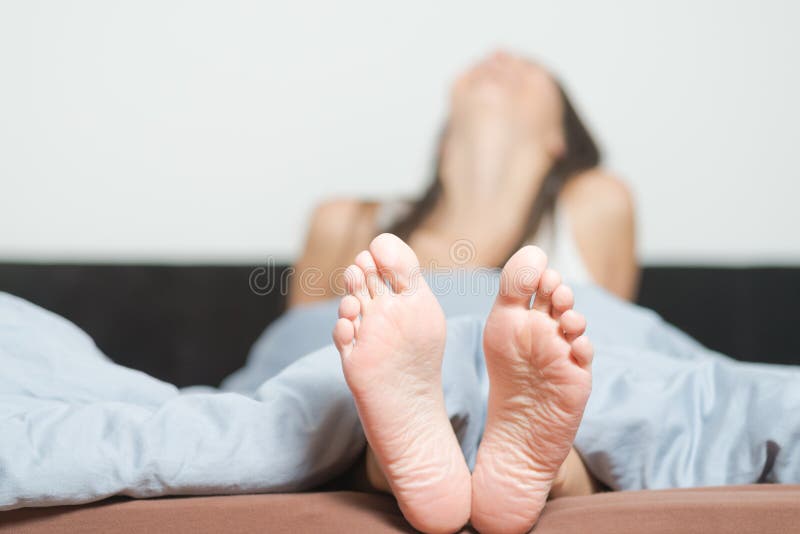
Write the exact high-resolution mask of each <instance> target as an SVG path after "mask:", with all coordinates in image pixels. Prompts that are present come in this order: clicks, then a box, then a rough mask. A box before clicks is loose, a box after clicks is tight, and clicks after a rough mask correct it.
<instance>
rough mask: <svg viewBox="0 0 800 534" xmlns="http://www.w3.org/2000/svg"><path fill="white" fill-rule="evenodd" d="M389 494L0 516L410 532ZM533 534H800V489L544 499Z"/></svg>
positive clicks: (58, 524) (83, 523) (86, 525)
mask: <svg viewBox="0 0 800 534" xmlns="http://www.w3.org/2000/svg"><path fill="white" fill-rule="evenodd" d="M409 531H412V530H411V528H410V527H409V526H408V524H407V523H406V522H405V521H404V520H403V517H402V515H401V514H400V511H399V510H398V509H397V506H396V505H395V504H394V502H393V500H392V499H391V498H390V497H387V496H382V495H373V494H366V493H357V492H346V491H338V492H327V493H304V494H280V495H239V496H219V497H173V498H160V499H147V500H131V499H111V500H106V501H102V502H99V503H94V504H89V505H83V506H59V507H52V508H25V509H20V510H13V511H9V512H0V533H3V534H6V533H11V532H13V533H19V534H39V533H44V532H47V533H62V532H64V533H67V532H69V533H73V532H80V533H87V534H93V533H106V532H122V533H124V532H168V533H170V534H183V533H192V534H194V533H202V532H237V533H238V532H254V533H255V532H258V533H263V532H269V533H278V534H282V533H293V534H294V533H303V532H362V533H371V532H377V533H383V532H409ZM534 532H535V533H537V534H550V533H559V534H564V533H572V532H575V533H585V532H592V533H595V534H603V533H614V534H627V533H640V532H642V533H647V534H657V533H662V532H663V533H673V532H681V533H687V534H694V533H698V534H699V533H715V534H718V533H719V534H724V533H736V534H740V533H742V532H758V533H760V534H771V533H775V534H778V533H780V534H784V533H791V532H800V486H777V485H774V486H772V485H759V486H736V487H726V488H702V489H679V490H663V491H631V492H617V493H603V494H599V495H593V496H591V497H572V498H564V499H558V500H555V501H552V502H550V503H549V504H548V505H547V507H546V508H545V511H544V513H543V514H542V517H541V519H540V521H539V524H538V525H537V526H536V528H535V529H534Z"/></svg>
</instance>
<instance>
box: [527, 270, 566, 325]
mask: <svg viewBox="0 0 800 534" xmlns="http://www.w3.org/2000/svg"><path fill="white" fill-rule="evenodd" d="M559 285H561V275H560V274H558V271H554V270H553V269H547V270H546V271H545V272H544V274H543V275H542V279H541V280H540V281H539V287H538V289H537V290H536V298H535V299H534V300H533V309H534V310H539V311H541V312H544V313H547V314H549V313H550V311H551V309H552V297H553V293H555V291H556V289H557V288H558V286H559Z"/></svg>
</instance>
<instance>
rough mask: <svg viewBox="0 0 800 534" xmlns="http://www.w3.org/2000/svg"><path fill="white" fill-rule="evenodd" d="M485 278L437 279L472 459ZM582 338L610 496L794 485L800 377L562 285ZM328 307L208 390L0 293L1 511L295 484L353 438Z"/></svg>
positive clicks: (450, 376)
mask: <svg viewBox="0 0 800 534" xmlns="http://www.w3.org/2000/svg"><path fill="white" fill-rule="evenodd" d="M496 283H497V277H496V276H490V277H487V278H486V279H485V280H483V281H482V282H480V283H478V284H477V286H476V285H473V286H471V287H464V288H454V287H453V286H452V285H449V286H448V287H445V288H440V287H437V286H436V284H434V283H432V286H433V289H434V291H436V292H438V293H439V297H440V302H441V303H442V306H443V308H444V309H445V312H446V314H447V315H448V335H447V345H446V349H445V358H444V364H443V380H444V384H443V387H444V391H445V399H446V404H447V409H448V413H449V415H450V419H451V422H452V424H453V428H454V431H455V432H456V435H457V436H458V438H459V442H460V443H461V446H462V450H463V452H464V455H465V457H466V458H467V461H468V462H469V463H470V465H472V463H473V462H474V458H475V453H476V451H477V446H478V444H479V442H480V437H481V434H482V431H483V424H484V419H485V407H486V395H487V393H488V382H487V377H486V372H485V369H484V366H483V355H482V351H481V333H482V329H483V318H484V317H485V316H486V313H487V312H488V309H489V307H490V306H491V303H492V300H493V295H494V293H495V288H496ZM575 294H576V300H577V308H578V309H579V311H581V312H583V313H584V314H585V315H586V316H587V318H588V321H589V325H590V326H589V335H590V337H591V338H592V341H593V342H594V344H595V349H596V356H595V363H594V374H595V380H594V390H593V393H592V397H591V398H590V401H589V405H588V407H587V411H586V415H585V417H584V422H583V424H582V426H581V428H580V430H579V432H578V436H577V440H576V443H575V446H576V448H577V449H578V450H579V452H580V453H581V455H582V456H583V458H584V460H585V462H586V463H587V465H588V466H589V468H590V470H591V471H592V472H593V473H594V474H595V475H596V476H597V477H598V478H599V479H600V480H601V481H603V482H604V483H605V484H607V485H608V486H610V487H611V488H614V489H638V488H666V487H686V486H702V485H717V484H737V483H752V482H756V481H776V482H795V483H797V482H800V445H799V444H800V388H798V387H797V386H798V384H800V373H798V371H797V370H796V369H794V368H787V367H779V366H767V365H755V364H743V363H737V362H734V361H732V360H730V359H728V358H726V357H724V356H721V355H719V354H716V353H713V352H711V351H709V350H707V349H705V348H703V347H702V346H701V345H699V344H698V343H696V342H694V341H693V340H691V339H690V338H688V337H687V336H685V335H684V334H682V333H681V332H679V331H677V330H676V329H674V328H673V327H671V326H669V325H668V324H666V323H664V322H663V321H662V320H661V319H660V318H659V317H658V316H657V315H655V314H654V313H652V312H650V311H647V310H644V309H641V308H638V307H636V306H633V305H631V304H627V303H624V302H622V301H619V300H617V299H615V298H613V297H611V296H610V295H608V294H606V293H605V292H603V291H601V290H599V289H597V288H594V287H578V288H575ZM336 306H337V302H335V301H330V302H323V303H321V304H318V305H314V306H307V307H301V308H297V309H294V310H291V311H289V312H288V313H287V314H285V315H284V316H283V317H281V318H280V319H279V320H277V321H276V322H275V323H273V324H272V325H270V327H269V328H267V330H266V331H265V332H264V334H263V335H262V336H261V338H260V339H259V340H258V342H257V343H256V344H255V345H254V347H253V349H252V352H251V354H250V357H249V359H248V362H247V365H246V366H245V367H244V368H242V369H241V370H239V371H237V372H236V373H234V374H233V375H232V376H230V377H229V378H228V379H226V380H225V381H224V383H223V384H222V386H221V388H220V389H219V390H215V389H211V388H187V389H184V390H179V389H177V388H176V387H174V386H172V385H170V384H167V383H164V382H161V381H159V380H156V379H154V378H152V377H150V376H147V375H145V374H143V373H140V372H138V371H134V370H131V369H127V368H124V367H121V366H118V365H116V364H114V363H113V362H111V361H110V360H109V359H108V358H107V357H106V356H105V355H103V354H102V353H100V351H99V350H98V349H97V348H96V346H95V345H94V343H93V342H92V340H91V339H90V338H89V337H88V336H87V335H86V334H85V333H83V332H82V331H81V330H79V329H78V328H77V327H76V326H74V325H73V324H71V323H69V322H68V321H66V320H65V319H63V318H61V317H58V316H56V315H54V314H52V313H50V312H48V311H46V310H43V309H41V308H39V307H37V306H35V305H33V304H30V303H28V302H26V301H23V300H21V299H18V298H16V297H13V296H11V295H8V294H2V293H0V368H1V369H2V372H1V373H0V432H1V435H2V439H0V509H12V508H18V507H23V506H50V505H58V504H78V503H85V502H90V501H95V500H99V499H103V498H105V497H108V496H111V495H129V496H134V497H153V496H159V495H169V494H172V495H177V494H180V495H199V494H233V493H252V492H287V491H300V490H304V489H308V488H311V487H314V486H316V485H318V484H321V483H324V482H326V481H328V480H330V479H331V478H333V477H335V476H336V475H338V474H340V473H342V472H343V471H345V470H346V469H348V468H349V467H350V466H351V465H352V464H353V463H354V462H355V461H356V460H357V459H358V458H359V457H360V455H361V454H363V450H364V446H365V438H364V436H363V433H362V431H361V427H360V424H359V421H358V415H357V413H356V410H355V406H354V404H353V402H352V399H351V397H350V394H349V391H348V389H347V386H346V384H345V381H344V377H343V375H342V372H341V368H340V365H339V356H338V354H337V352H336V350H335V349H334V348H333V346H331V345H330V344H329V339H330V338H329V336H330V331H331V327H332V325H333V323H334V321H335V316H336Z"/></svg>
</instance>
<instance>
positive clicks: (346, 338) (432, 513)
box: [333, 234, 471, 532]
mask: <svg viewBox="0 0 800 534" xmlns="http://www.w3.org/2000/svg"><path fill="white" fill-rule="evenodd" d="M345 283H346V285H347V290H348V295H347V296H345V297H344V298H343V299H342V301H341V303H340V306H339V320H338V321H337V323H336V326H335V327H334V331H333V339H334V343H335V344H336V347H337V348H338V350H339V353H340V355H341V358H342V368H343V370H344V375H345V378H346V380H347V384H348V386H349V388H350V391H351V392H352V394H353V398H354V400H355V404H356V407H357V408H358V413H359V417H360V419H361V423H362V426H363V428H364V433H365V434H366V437H367V441H368V442H369V446H370V448H371V450H372V453H373V455H374V458H375V459H376V460H377V463H378V464H379V466H380V468H381V471H382V473H383V475H384V476H385V479H386V482H388V485H389V487H390V488H391V491H392V494H393V495H394V496H395V498H396V499H397V502H398V505H399V506H400V509H401V510H402V512H403V515H404V516H405V517H406V519H407V520H408V521H409V522H410V523H411V524H412V525H413V526H414V527H415V528H417V529H419V530H421V531H423V532H453V531H456V530H458V529H459V528H461V527H462V526H463V525H464V524H465V523H466V522H467V520H468V519H469V514H470V506H471V505H470V499H471V492H470V473H469V469H468V467H467V465H466V462H465V460H464V456H463V454H462V452H461V449H460V447H459V445H458V441H457V440H456V437H455V434H454V433H453V429H452V426H451V425H450V421H449V419H448V417H447V412H446V410H445V404H444V397H443V393H442V376H441V374H442V357H443V355H444V344H445V333H446V332H445V328H446V326H445V318H444V314H443V312H442V309H441V307H440V306H439V303H438V301H437V300H436V297H435V296H434V295H433V293H432V292H431V291H430V289H429V288H428V286H427V284H426V283H425V281H424V280H423V278H422V275H421V272H420V266H419V262H418V260H417V257H416V255H415V254H414V252H413V251H412V250H411V249H410V248H409V247H408V245H406V244H405V243H404V242H403V241H402V240H400V239H399V238H398V237H396V236H394V235H391V234H381V235H379V236H378V237H376V238H375V239H374V240H373V241H372V243H371V244H370V246H369V250H366V251H363V252H361V253H360V254H359V255H358V256H357V257H356V260H355V264H354V265H351V266H350V267H348V268H347V270H346V271H345Z"/></svg>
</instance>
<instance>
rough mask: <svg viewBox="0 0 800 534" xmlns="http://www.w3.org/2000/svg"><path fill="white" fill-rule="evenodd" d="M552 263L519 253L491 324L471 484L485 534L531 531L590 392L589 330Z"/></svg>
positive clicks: (476, 517) (532, 252)
mask: <svg viewBox="0 0 800 534" xmlns="http://www.w3.org/2000/svg"><path fill="white" fill-rule="evenodd" d="M546 263H547V258H546V256H545V255H544V253H543V252H542V251H541V250H539V249H538V248H536V247H524V248H522V249H521V250H519V251H518V252H517V253H516V254H514V256H512V257H511V259H510V260H509V261H508V263H507V264H506V266H505V267H504V268H503V273H502V281H501V285H500V292H499V294H498V296H497V301H496V303H495V305H494V308H493V309H492V311H491V313H490V314H489V317H488V319H487V320H486V329H485V330H484V343H483V344H484V353H485V355H486V368H487V371H488V374H489V380H490V390H489V408H488V414H487V420H486V430H485V431H484V435H483V440H482V441H481V445H480V448H479V450H478V459H477V464H476V466H475V471H474V473H473V477H472V523H473V525H474V526H475V527H476V528H477V529H478V530H479V531H481V532H527V531H528V530H530V529H531V528H532V527H533V525H534V524H535V523H536V520H537V519H538V517H539V514H540V512H541V510H542V508H543V507H544V505H545V502H546V500H547V497H548V494H549V493H550V489H551V486H552V484H553V481H554V479H555V478H556V476H557V474H558V472H559V469H560V468H561V466H562V465H563V464H564V461H565V460H566V459H567V457H568V454H569V452H570V449H571V445H572V441H573V439H574V437H575V432H576V431H577V429H578V425H579V423H580V421H581V417H582V415H583V410H584V407H585V405H586V401H587V399H588V398H589V392H590V390H591V380H592V375H591V371H590V369H591V358H592V348H591V345H590V344H589V340H588V339H587V338H586V337H585V336H584V335H583V332H584V330H585V328H586V322H585V320H584V318H583V317H582V316H581V315H579V314H578V313H577V312H575V311H574V310H572V309H571V308H572V292H571V291H570V290H569V289H568V288H566V286H563V285H561V284H560V277H559V276H558V274H557V273H556V272H555V271H552V270H547V271H545V266H546ZM542 273H543V274H542ZM534 294H535V295H536V297H535V300H534V302H533V308H532V309H531V307H530V306H531V305H530V303H531V299H532V298H533V296H534Z"/></svg>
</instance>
